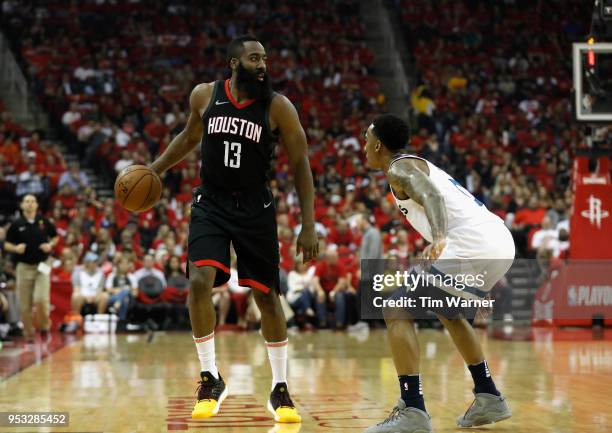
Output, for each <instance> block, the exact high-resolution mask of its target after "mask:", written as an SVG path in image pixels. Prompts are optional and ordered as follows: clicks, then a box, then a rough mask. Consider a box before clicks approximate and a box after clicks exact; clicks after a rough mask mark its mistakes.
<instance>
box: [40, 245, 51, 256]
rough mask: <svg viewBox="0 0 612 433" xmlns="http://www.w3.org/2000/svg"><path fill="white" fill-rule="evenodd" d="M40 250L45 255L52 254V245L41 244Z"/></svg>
mask: <svg viewBox="0 0 612 433" xmlns="http://www.w3.org/2000/svg"><path fill="white" fill-rule="evenodd" d="M38 248H40V250H41V251H42V252H43V253H50V252H51V244H50V243H48V242H45V243H44V244H40V246H39V247H38Z"/></svg>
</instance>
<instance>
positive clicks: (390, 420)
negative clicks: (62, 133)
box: [363, 398, 433, 433]
mask: <svg viewBox="0 0 612 433" xmlns="http://www.w3.org/2000/svg"><path fill="white" fill-rule="evenodd" d="M363 433H433V428H432V427H431V417H430V416H429V414H428V413H427V412H423V411H422V410H421V409H417V408H415V407H406V403H404V400H402V399H401V398H400V399H399V400H398V401H397V406H395V407H394V408H393V410H392V411H391V413H390V414H389V416H388V417H387V419H386V420H384V421H383V422H381V423H379V424H376V425H373V426H372V427H369V428H367V429H366V430H365V431H364V432H363Z"/></svg>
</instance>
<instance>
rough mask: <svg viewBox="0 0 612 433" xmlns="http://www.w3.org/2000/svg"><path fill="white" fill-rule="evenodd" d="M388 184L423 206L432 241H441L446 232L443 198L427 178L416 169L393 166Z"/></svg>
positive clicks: (388, 176)
mask: <svg viewBox="0 0 612 433" xmlns="http://www.w3.org/2000/svg"><path fill="white" fill-rule="evenodd" d="M387 178H388V180H389V183H390V184H391V186H393V187H394V188H395V189H397V190H401V191H403V192H404V193H405V194H407V195H408V196H409V197H410V198H411V199H412V200H414V201H415V202H417V203H418V204H420V205H421V206H423V208H424V209H425V214H426V215H427V219H428V220H429V225H430V226H431V235H432V237H433V240H434V241H435V240H438V239H443V238H444V237H446V232H447V222H448V220H447V215H446V206H445V204H444V197H443V196H442V194H440V191H439V190H438V188H436V186H435V185H434V184H433V182H432V181H431V179H430V178H429V176H428V175H427V174H426V173H424V172H423V171H421V170H420V169H419V168H418V167H416V166H414V167H405V166H401V165H397V164H395V165H393V166H392V167H391V168H390V169H389V173H388V175H387Z"/></svg>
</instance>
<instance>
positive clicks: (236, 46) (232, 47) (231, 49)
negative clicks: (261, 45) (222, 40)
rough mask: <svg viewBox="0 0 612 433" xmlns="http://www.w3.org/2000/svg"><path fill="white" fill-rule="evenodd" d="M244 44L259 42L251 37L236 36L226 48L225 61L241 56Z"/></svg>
mask: <svg viewBox="0 0 612 433" xmlns="http://www.w3.org/2000/svg"><path fill="white" fill-rule="evenodd" d="M245 42H259V39H257V38H256V37H255V36H253V35H240V36H236V37H235V38H234V39H232V41H231V42H230V43H229V45H228V46H227V61H228V62H229V61H230V60H232V59H237V58H239V57H240V56H241V55H242V52H243V51H244V43H245Z"/></svg>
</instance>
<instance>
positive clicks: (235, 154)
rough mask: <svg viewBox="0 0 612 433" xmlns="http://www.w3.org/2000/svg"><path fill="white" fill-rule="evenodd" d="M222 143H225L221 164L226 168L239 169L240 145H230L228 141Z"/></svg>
mask: <svg viewBox="0 0 612 433" xmlns="http://www.w3.org/2000/svg"><path fill="white" fill-rule="evenodd" d="M223 143H225V157H224V159H223V163H224V164H225V166H226V167H231V168H239V167H240V152H241V151H242V145H241V144H240V143H237V142H232V143H230V142H229V141H224V142H223Z"/></svg>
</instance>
